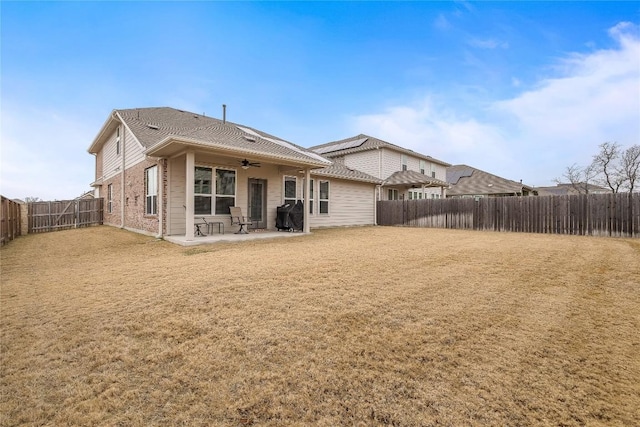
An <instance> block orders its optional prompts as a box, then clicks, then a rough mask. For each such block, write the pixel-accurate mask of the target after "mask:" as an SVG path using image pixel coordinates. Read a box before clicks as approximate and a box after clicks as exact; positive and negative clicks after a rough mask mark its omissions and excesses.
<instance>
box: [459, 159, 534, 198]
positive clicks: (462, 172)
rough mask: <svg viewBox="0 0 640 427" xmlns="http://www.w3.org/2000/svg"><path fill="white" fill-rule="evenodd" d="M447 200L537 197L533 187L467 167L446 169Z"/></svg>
mask: <svg viewBox="0 0 640 427" xmlns="http://www.w3.org/2000/svg"><path fill="white" fill-rule="evenodd" d="M447 182H448V183H449V185H450V187H449V189H448V190H447V197H448V198H455V197H474V198H476V199H477V198H482V197H504V196H533V195H537V194H536V192H535V191H534V189H533V187H530V186H528V185H525V184H523V183H522V181H520V182H517V181H512V180H510V179H506V178H502V177H499V176H497V175H494V174H492V173H489V172H485V171H483V170H480V169H476V168H473V167H471V166H467V165H453V166H449V167H448V168H447Z"/></svg>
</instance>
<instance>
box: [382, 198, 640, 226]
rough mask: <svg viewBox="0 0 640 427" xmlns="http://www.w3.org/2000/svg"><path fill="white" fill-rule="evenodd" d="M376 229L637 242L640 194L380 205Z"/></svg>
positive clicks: (400, 201) (414, 201) (471, 199)
mask: <svg viewBox="0 0 640 427" xmlns="http://www.w3.org/2000/svg"><path fill="white" fill-rule="evenodd" d="M377 210H378V211H377V213H378V225H405V226H410V227H433V228H455V229H466V230H492V231H516V232H518V231H519V232H528V233H553V234H578V235H590V236H615V237H640V193H633V194H629V193H617V194H588V195H587V194H581V195H574V196H540V197H533V196H531V197H486V198H481V199H478V200H475V199H473V198H460V199H435V200H433V199H431V200H389V201H379V202H378V206H377Z"/></svg>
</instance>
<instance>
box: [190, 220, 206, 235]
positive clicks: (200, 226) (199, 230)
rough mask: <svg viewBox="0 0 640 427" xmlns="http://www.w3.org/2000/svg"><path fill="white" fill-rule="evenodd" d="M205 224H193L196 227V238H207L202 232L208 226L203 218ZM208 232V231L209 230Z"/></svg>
mask: <svg viewBox="0 0 640 427" xmlns="http://www.w3.org/2000/svg"><path fill="white" fill-rule="evenodd" d="M202 221H203V222H196V223H194V224H193V226H194V227H195V233H194V234H195V235H196V236H206V234H204V232H203V231H202V227H204V226H207V227H208V225H207V220H206V219H204V218H202ZM207 231H208V230H207Z"/></svg>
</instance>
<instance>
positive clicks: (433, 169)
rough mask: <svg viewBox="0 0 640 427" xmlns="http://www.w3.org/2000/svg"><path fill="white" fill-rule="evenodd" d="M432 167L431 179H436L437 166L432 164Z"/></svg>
mask: <svg viewBox="0 0 640 427" xmlns="http://www.w3.org/2000/svg"><path fill="white" fill-rule="evenodd" d="M430 166H431V178H435V177H436V165H434V164H433V163H431V165H430Z"/></svg>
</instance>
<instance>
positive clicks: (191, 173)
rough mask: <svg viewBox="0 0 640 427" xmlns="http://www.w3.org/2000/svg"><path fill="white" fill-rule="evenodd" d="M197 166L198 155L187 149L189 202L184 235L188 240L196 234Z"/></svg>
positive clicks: (186, 190)
mask: <svg viewBox="0 0 640 427" xmlns="http://www.w3.org/2000/svg"><path fill="white" fill-rule="evenodd" d="M195 166H196V155H195V153H194V152H193V151H187V165H186V167H187V171H186V172H187V173H186V175H187V179H186V183H185V185H186V186H187V188H185V196H186V197H185V202H186V203H187V204H186V205H185V208H186V209H185V227H186V230H185V233H184V237H186V239H187V240H193V238H194V235H193V227H194V225H193V223H194V222H195V221H194V218H193V206H194V197H193V183H194V179H195Z"/></svg>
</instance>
